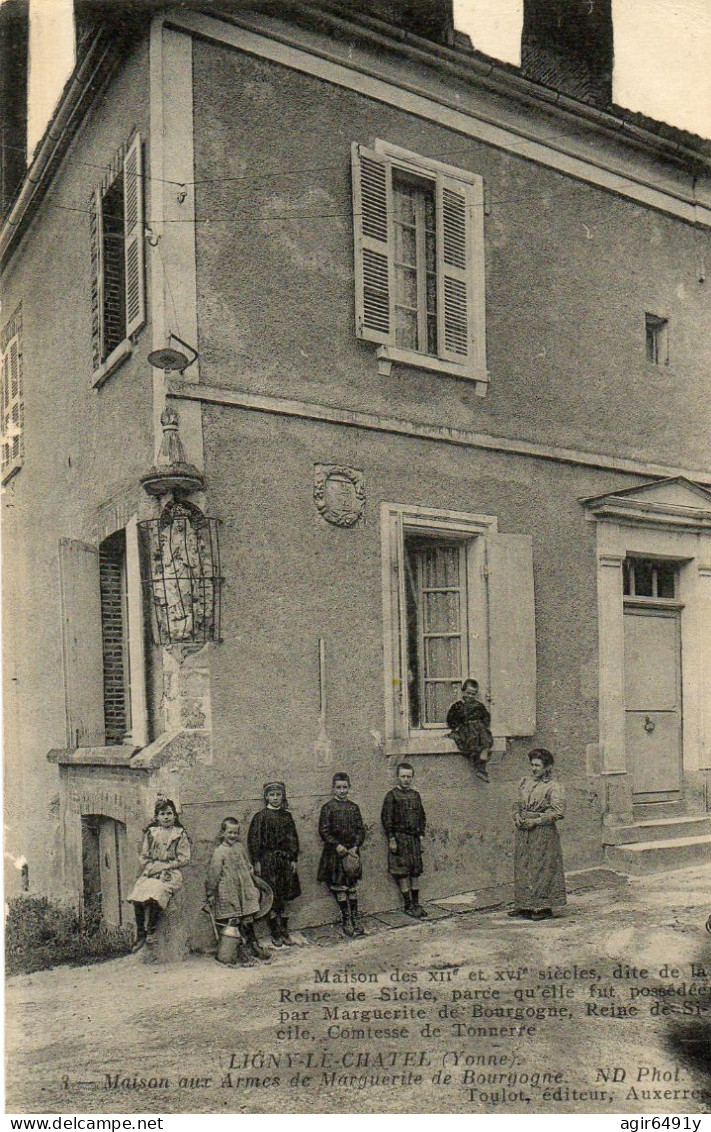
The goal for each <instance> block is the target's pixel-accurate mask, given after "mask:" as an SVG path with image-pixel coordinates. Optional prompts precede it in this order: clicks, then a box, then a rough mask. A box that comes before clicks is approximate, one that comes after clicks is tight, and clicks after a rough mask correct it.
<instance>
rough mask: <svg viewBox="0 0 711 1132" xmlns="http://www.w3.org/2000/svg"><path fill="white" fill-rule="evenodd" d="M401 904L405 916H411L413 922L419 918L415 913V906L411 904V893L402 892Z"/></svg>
mask: <svg viewBox="0 0 711 1132" xmlns="http://www.w3.org/2000/svg"><path fill="white" fill-rule="evenodd" d="M402 903H403V907H402V910H403V912H404V913H405V915H406V916H412V918H413V920H419V918H420V917H419V916H418V914H417V912H416V911H415V906H414V904H413V902H412V893H411V892H403V894H402Z"/></svg>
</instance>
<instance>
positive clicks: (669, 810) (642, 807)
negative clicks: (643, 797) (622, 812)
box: [632, 801, 687, 822]
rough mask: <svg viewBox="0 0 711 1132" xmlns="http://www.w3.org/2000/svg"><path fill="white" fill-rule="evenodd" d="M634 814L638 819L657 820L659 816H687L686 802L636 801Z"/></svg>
mask: <svg viewBox="0 0 711 1132" xmlns="http://www.w3.org/2000/svg"><path fill="white" fill-rule="evenodd" d="M632 816H633V818H634V820H635V821H636V822H637V821H656V819H657V818H685V817H686V816H687V809H686V803H685V802H683V801H682V802H636V803H635V804H634V805H633V806H632Z"/></svg>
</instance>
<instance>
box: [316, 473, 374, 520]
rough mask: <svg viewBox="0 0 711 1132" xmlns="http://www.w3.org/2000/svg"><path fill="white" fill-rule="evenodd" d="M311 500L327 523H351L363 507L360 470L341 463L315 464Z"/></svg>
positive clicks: (361, 515)
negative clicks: (312, 499) (312, 496)
mask: <svg viewBox="0 0 711 1132" xmlns="http://www.w3.org/2000/svg"><path fill="white" fill-rule="evenodd" d="M314 503H315V504H316V509H317V511H318V513H319V515H321V516H322V517H323V518H324V519H325V520H326V522H327V523H333V524H334V525H335V526H337V527H354V526H355V524H356V523H357V522H359V521H360V520H361V519H362V518H363V512H364V509H365V483H364V479H363V473H362V472H361V471H359V470H358V469H357V468H346V467H344V466H343V465H342V464H316V466H315V474H314Z"/></svg>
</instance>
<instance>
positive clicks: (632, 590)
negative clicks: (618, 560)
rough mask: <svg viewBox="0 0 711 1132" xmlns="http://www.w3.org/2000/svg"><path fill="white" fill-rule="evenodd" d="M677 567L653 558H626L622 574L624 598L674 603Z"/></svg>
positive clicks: (673, 563) (674, 564) (671, 563)
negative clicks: (642, 598)
mask: <svg viewBox="0 0 711 1132" xmlns="http://www.w3.org/2000/svg"><path fill="white" fill-rule="evenodd" d="M678 572H679V570H678V566H677V564H676V563H675V562H664V561H661V560H659V559H654V558H626V559H625V563H624V568H623V572H622V578H623V581H622V584H623V594H624V596H625V597H647V598H656V599H657V600H663V601H674V599H675V598H676V596H677V576H678Z"/></svg>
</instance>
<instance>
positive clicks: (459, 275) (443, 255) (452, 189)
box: [437, 174, 473, 367]
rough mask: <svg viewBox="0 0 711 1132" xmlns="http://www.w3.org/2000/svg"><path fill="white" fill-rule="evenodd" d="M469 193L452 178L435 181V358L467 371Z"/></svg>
mask: <svg viewBox="0 0 711 1132" xmlns="http://www.w3.org/2000/svg"><path fill="white" fill-rule="evenodd" d="M471 228H472V193H471V186H469V185H467V184H464V183H463V182H462V181H456V180H454V179H453V178H452V177H447V176H444V175H442V174H440V175H439V176H438V177H437V343H438V351H437V352H438V354H439V356H440V357H441V358H445V359H446V360H447V361H449V362H456V363H458V364H459V365H461V366H463V367H469V366H470V364H471V360H472V311H473V302H472V273H471V244H472V233H471Z"/></svg>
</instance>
